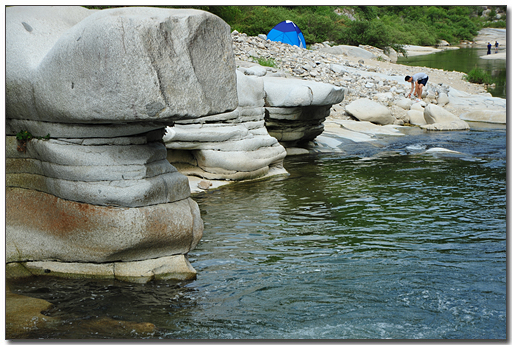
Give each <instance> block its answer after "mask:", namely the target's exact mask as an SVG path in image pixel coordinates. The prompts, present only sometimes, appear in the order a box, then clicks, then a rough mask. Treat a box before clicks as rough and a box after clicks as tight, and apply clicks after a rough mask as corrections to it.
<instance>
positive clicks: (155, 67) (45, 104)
mask: <svg viewBox="0 0 512 345" xmlns="http://www.w3.org/2000/svg"><path fill="white" fill-rule="evenodd" d="M237 106H238V98H237V91H236V75H235V66H234V57H233V51H232V41H231V36H230V30H229V26H228V25H227V24H226V23H225V22H223V21H222V20H221V19H220V18H218V17H216V16H214V15H212V14H210V13H207V12H203V11H198V10H174V9H173V10H171V9H158V8H146V7H145V8H136V7H131V8H116V9H109V10H102V11H95V10H87V9H85V8H82V7H73V6H70V7H59V6H55V7H39V6H38V7H30V6H23V7H9V8H7V9H6V134H7V140H6V260H7V263H16V262H18V263H21V264H22V265H25V266H26V269H27V270H29V271H30V272H31V273H32V274H57V275H64V276H76V275H79V276H80V274H79V272H80V270H81V268H80V267H81V266H80V265H95V266H94V267H95V268H94V270H93V272H100V273H98V274H94V273H91V275H92V276H105V277H110V278H112V277H122V278H121V279H124V280H130V279H132V278H133V279H134V280H136V281H140V280H141V279H142V280H143V281H147V280H150V279H168V278H173V279H190V278H193V277H194V276H195V270H194V269H193V268H192V266H190V264H189V263H188V261H187V259H186V254H187V253H188V252H189V251H190V250H192V249H193V248H194V247H195V246H196V245H197V243H198V241H199V240H200V238H201V236H202V232H203V222H202V220H201V217H200V214H199V208H198V206H197V204H196V203H195V202H194V201H193V200H192V199H191V198H190V188H189V185H188V180H187V178H186V177H185V176H184V175H182V174H181V173H179V172H178V171H177V169H176V168H175V167H174V166H172V165H171V164H170V163H169V162H168V160H167V150H166V148H165V146H164V144H163V143H162V138H163V136H164V134H165V128H166V127H167V126H169V125H172V124H173V123H174V122H175V121H183V120H187V119H199V118H202V117H207V116H212V115H215V114H224V113H229V112H232V111H234V110H235V108H237ZM22 131H28V132H30V133H31V134H32V135H34V136H35V137H43V136H47V135H48V137H47V139H42V138H40V139H36V138H34V139H32V140H27V141H25V142H21V141H18V140H16V138H15V135H16V134H17V133H20V132H22ZM180 258H181V259H180ZM159 260H160V261H161V260H166V261H165V263H162V262H160V261H159ZM27 262H38V265H37V269H35V268H34V267H32V266H34V265H32V266H30V265H28V264H27ZM56 263H58V265H57V264H56ZM121 263H123V265H121ZM45 265H46V266H47V268H46V269H45V267H46V266H45ZM77 265H79V266H78V268H77ZM50 266H51V267H50ZM112 267H117V273H116V272H115V271H116V269H114V270H112ZM82 268H83V271H88V269H87V268H85V266H84V267H82ZM95 270H96V271H95ZM103 271H105V272H109V273H105V274H104V273H101V272H103ZM141 277H142V278H141Z"/></svg>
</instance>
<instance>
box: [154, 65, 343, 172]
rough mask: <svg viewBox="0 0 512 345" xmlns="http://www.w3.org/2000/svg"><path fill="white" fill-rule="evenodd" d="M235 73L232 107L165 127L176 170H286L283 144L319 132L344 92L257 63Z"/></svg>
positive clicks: (305, 139) (308, 138)
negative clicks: (235, 104)
mask: <svg viewBox="0 0 512 345" xmlns="http://www.w3.org/2000/svg"><path fill="white" fill-rule="evenodd" d="M236 73H237V90H238V102H239V106H238V108H237V109H235V110H234V111H233V112H229V113H224V114H220V115H212V116H206V117H202V118H200V119H193V120H179V121H176V123H175V125H174V126H170V127H167V133H166V135H165V136H164V142H165V145H166V147H167V149H168V150H169V154H168V160H169V162H171V163H172V164H173V165H174V166H176V167H177V168H178V169H179V171H180V172H182V173H184V174H186V175H195V176H199V177H201V178H205V179H212V180H219V179H220V180H242V179H252V178H258V177H263V176H268V175H271V174H282V173H286V171H285V170H284V168H283V159H284V158H285V156H286V151H285V149H284V147H287V148H288V147H294V146H296V145H299V144H301V143H306V142H309V141H311V140H313V139H314V138H315V137H316V136H318V135H319V134H321V133H322V131H323V122H324V121H325V118H326V117H327V116H329V114H330V108H331V105H332V104H336V103H339V102H341V101H342V100H343V97H344V89H343V88H341V87H336V86H334V85H330V84H326V83H319V82H314V81H305V80H300V79H296V78H283V77H281V75H279V74H278V75H275V73H267V70H266V69H265V68H263V67H261V66H252V67H249V68H243V67H241V68H240V69H239V70H237V72H236ZM283 146H284V147H283Z"/></svg>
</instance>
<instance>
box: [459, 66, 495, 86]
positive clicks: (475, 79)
mask: <svg viewBox="0 0 512 345" xmlns="http://www.w3.org/2000/svg"><path fill="white" fill-rule="evenodd" d="M465 79H466V80H467V81H469V82H470V83H476V84H492V83H493V78H492V76H491V74H490V73H489V72H487V71H485V70H483V69H481V68H478V67H475V68H473V69H472V70H471V71H469V73H468V74H467V75H466V76H465Z"/></svg>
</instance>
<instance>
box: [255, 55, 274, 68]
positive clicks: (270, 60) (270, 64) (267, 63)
mask: <svg viewBox="0 0 512 345" xmlns="http://www.w3.org/2000/svg"><path fill="white" fill-rule="evenodd" d="M254 59H255V60H256V61H257V62H258V63H259V64H260V65H261V66H267V67H272V68H277V65H276V60H274V59H273V58H268V59H266V58H262V57H257V58H254Z"/></svg>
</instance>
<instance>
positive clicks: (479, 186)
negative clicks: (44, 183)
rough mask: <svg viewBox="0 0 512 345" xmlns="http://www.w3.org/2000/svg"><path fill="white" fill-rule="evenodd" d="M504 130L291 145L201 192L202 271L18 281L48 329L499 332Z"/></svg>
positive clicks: (408, 335)
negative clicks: (40, 302) (274, 171)
mask: <svg viewBox="0 0 512 345" xmlns="http://www.w3.org/2000/svg"><path fill="white" fill-rule="evenodd" d="M505 139H506V129H505V126H501V127H498V128H493V129H492V130H488V129H486V127H482V128H480V129H478V130H477V129H474V130H471V131H469V132H450V133H428V134H424V135H417V136H406V137H395V138H390V139H389V142H388V143H387V144H386V145H387V148H386V149H385V152H386V153H385V154H377V155H376V154H374V153H373V151H372V150H366V149H357V148H356V147H354V150H353V151H352V152H346V153H345V154H343V155H334V154H333V155H311V156H300V157H288V158H287V159H286V161H285V168H286V169H287V170H288V171H289V172H290V175H289V176H286V177H274V178H270V179H267V180H263V181H253V182H240V183H236V184H233V185H228V186H225V187H224V188H222V189H219V190H212V191H208V192H206V193H204V194H201V195H197V196H195V197H194V199H195V200H196V201H197V202H198V204H199V207H200V210H201V212H202V218H203V221H204V224H205V232H204V236H203V239H202V240H201V242H200V243H199V245H198V247H197V248H196V249H195V250H194V251H192V252H191V253H190V254H189V258H190V261H191V263H192V265H193V266H194V267H195V269H196V270H197V271H198V276H197V279H196V280H194V281H189V282H174V283H173V282H150V283H147V284H129V283H123V282H113V281H112V282H105V281H94V280H83V281H82V280H81V281H63V280H59V279H49V280H44V279H42V278H41V279H38V280H36V281H34V282H29V283H27V284H25V283H24V284H20V285H18V286H15V287H14V289H13V290H14V291H13V292H15V293H20V294H28V295H30V296H33V297H38V298H44V299H47V300H48V301H50V302H52V303H54V305H55V309H53V310H51V311H50V315H51V316H53V317H61V318H62V319H63V322H64V323H63V326H62V327H60V328H57V329H56V330H51V331H49V330H44V331H41V332H40V333H36V334H37V335H38V336H41V337H44V338H49V339H55V338H73V337H76V338H80V337H84V338H86V337H90V338H102V337H105V338H108V337H112V335H109V334H110V333H109V327H110V325H111V323H105V324H104V325H105V326H104V328H103V329H102V330H101V331H99V333H97V334H96V333H94V334H92V333H91V331H89V330H90V327H87V326H86V322H87V321H88V320H91V319H100V320H103V319H104V318H108V319H112V320H123V321H130V322H151V323H153V324H155V325H156V326H157V330H156V332H155V333H154V334H150V335H142V334H140V333H134V334H131V333H130V334H129V337H133V338H151V339H155V338H164V339H345V338H348V339H379V338H394V339H421V338H428V339H448V338H455V339H473V338H477V339H479V338H480V339H482V338H483V339H491V338H505V336H506V164H505V163H504V162H506V151H505V150H506V145H505ZM431 147H444V148H447V149H453V150H457V151H460V152H462V153H464V154H465V155H467V156H470V157H474V158H478V159H475V160H464V159H458V158H456V157H448V156H443V155H437V156H435V155H426V154H424V151H425V150H426V149H428V148H431ZM411 148H414V149H411ZM94 330H95V332H98V328H94ZM114 337H115V336H114Z"/></svg>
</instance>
